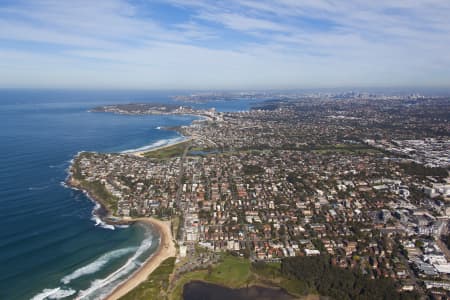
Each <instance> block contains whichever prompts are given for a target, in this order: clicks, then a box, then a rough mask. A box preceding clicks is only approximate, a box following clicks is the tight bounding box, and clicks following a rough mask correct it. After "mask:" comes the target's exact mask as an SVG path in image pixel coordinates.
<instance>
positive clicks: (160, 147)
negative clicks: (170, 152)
mask: <svg viewBox="0 0 450 300" xmlns="http://www.w3.org/2000/svg"><path fill="white" fill-rule="evenodd" d="M181 137H182V138H183V139H182V140H180V141H176V142H173V143H168V144H167V145H163V146H157V147H154V148H150V149H148V150H138V151H130V152H123V153H122V154H128V155H134V156H138V157H144V154H145V153H148V152H152V151H158V150H162V149H164V148H169V147H172V146H175V145H179V144H182V143H186V142H191V141H193V140H194V138H193V137H187V136H184V135H182V136H181Z"/></svg>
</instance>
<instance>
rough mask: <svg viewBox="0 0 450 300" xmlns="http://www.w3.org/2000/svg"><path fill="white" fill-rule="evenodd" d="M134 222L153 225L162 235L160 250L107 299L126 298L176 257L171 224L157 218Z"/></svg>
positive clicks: (135, 220)
mask: <svg viewBox="0 0 450 300" xmlns="http://www.w3.org/2000/svg"><path fill="white" fill-rule="evenodd" d="M130 221H132V222H143V223H147V224H151V225H152V226H153V227H154V228H155V229H156V230H157V231H158V232H159V234H160V242H159V245H158V249H157V250H156V252H155V253H153V254H152V255H151V256H150V257H149V258H148V259H147V260H146V261H145V263H144V264H143V265H142V266H141V267H140V268H139V269H138V270H136V272H134V273H133V274H132V275H131V276H130V277H129V278H128V279H127V280H125V281H124V282H122V283H121V284H119V285H118V286H117V287H116V288H115V289H114V290H113V291H112V292H111V293H110V294H109V295H108V296H107V297H106V298H105V299H106V300H116V299H119V298H121V297H123V296H125V295H126V294H127V293H128V292H130V291H131V290H133V289H134V288H136V287H137V286H138V285H139V284H140V283H142V282H143V281H145V280H146V279H147V277H148V276H149V275H150V274H151V273H152V272H153V271H154V270H155V269H156V268H157V267H158V266H159V265H160V264H161V263H162V262H163V261H164V260H165V259H167V258H169V257H174V256H176V253H177V251H176V248H175V243H174V242H173V237H172V231H171V222H170V221H161V220H158V219H155V218H151V217H148V218H136V219H131V220H130Z"/></svg>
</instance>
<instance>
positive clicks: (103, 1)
mask: <svg viewBox="0 0 450 300" xmlns="http://www.w3.org/2000/svg"><path fill="white" fill-rule="evenodd" d="M449 12H450V2H446V1H440V0H417V1H402V0H390V1H388V0H380V1H376V2H370V1H362V0H347V1H337V0H328V1H327V0H280V1H269V0H260V1H258V0H242V1H238V0H228V1H207V0H167V1H163V0H153V1H151V0H133V1H126V0H98V1H87V0H76V1H57V0H29V1H28V0H16V1H12V0H3V1H1V3H0V67H1V68H0V88H118V89H188V90H193V89H201V90H208V89H234V90H237V89H259V90H261V89H312V88H340V87H353V88H358V87H361V88H364V87H397V86H400V87H421V88H433V87H439V88H450V54H449V53H450V20H449V18H448V13H449Z"/></svg>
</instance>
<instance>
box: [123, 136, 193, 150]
mask: <svg viewBox="0 0 450 300" xmlns="http://www.w3.org/2000/svg"><path fill="white" fill-rule="evenodd" d="M185 139H186V138H185V137H184V136H180V137H176V138H172V139H163V140H159V141H156V142H154V143H152V144H150V145H147V146H143V147H140V148H136V149H130V150H125V151H122V152H121V153H124V154H126V153H133V152H139V151H147V150H152V149H154V148H157V147H162V146H168V145H171V144H175V143H178V142H182V141H184V140H185Z"/></svg>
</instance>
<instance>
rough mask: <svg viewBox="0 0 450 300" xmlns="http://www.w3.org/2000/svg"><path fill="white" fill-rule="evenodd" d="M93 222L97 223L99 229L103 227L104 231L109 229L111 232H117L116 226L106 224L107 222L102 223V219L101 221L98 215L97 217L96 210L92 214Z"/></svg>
mask: <svg viewBox="0 0 450 300" xmlns="http://www.w3.org/2000/svg"><path fill="white" fill-rule="evenodd" d="M96 206H97V205H96ZM99 207H100V205H99ZM97 209H98V208H97ZM91 220H92V221H94V222H95V226H98V227H101V228H104V229H109V230H115V229H116V227H114V225H111V224H106V223H105V222H103V221H102V219H100V218H99V217H98V216H97V215H95V210H94V211H93V213H92V218H91Z"/></svg>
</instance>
